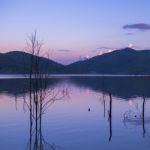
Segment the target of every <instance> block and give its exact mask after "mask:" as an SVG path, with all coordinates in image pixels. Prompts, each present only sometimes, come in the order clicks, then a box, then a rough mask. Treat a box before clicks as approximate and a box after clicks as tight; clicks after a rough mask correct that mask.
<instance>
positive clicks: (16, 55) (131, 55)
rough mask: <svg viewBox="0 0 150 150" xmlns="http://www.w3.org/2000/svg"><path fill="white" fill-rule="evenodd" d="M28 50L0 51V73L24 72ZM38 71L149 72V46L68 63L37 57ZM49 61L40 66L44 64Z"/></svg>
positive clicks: (28, 64) (28, 60)
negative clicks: (38, 62) (143, 48)
mask: <svg viewBox="0 0 150 150" xmlns="http://www.w3.org/2000/svg"><path fill="white" fill-rule="evenodd" d="M31 56H32V55H31V54H29V53H27V52H21V51H11V52H7V53H0V73H1V74H3V73H8V74H10V73H12V74H13V73H14V74H15V73H16V74H19V73H28V72H29V69H26V68H29V66H30V58H31ZM34 57H35V58H36V57H37V56H34ZM37 58H38V59H39V60H40V62H41V66H40V69H41V72H42V73H46V70H47V71H48V72H47V73H51V74H134V75H137V74H150V50H134V49H132V48H124V49H119V50H115V51H112V52H109V53H105V54H102V55H98V56H94V57H92V58H89V59H86V60H83V61H77V62H74V63H71V64H69V65H63V64H60V63H57V62H55V61H53V60H51V59H48V58H45V57H41V56H40V57H37ZM47 63H48V64H49V66H48V67H47V68H45V69H44V67H43V66H44V65H46V64H47Z"/></svg>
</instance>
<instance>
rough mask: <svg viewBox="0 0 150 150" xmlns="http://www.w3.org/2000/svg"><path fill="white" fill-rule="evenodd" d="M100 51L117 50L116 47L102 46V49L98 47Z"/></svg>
mask: <svg viewBox="0 0 150 150" xmlns="http://www.w3.org/2000/svg"><path fill="white" fill-rule="evenodd" d="M97 49H98V50H108V49H116V48H114V47H107V46H102V47H98V48H97Z"/></svg>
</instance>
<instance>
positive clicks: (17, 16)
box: [0, 0, 150, 64]
mask: <svg viewBox="0 0 150 150" xmlns="http://www.w3.org/2000/svg"><path fill="white" fill-rule="evenodd" d="M149 7H150V0H124V1H123V0H0V18H1V23H0V34H1V36H0V51H1V52H7V51H12V50H24V49H25V47H26V39H27V36H28V35H29V34H31V33H32V32H33V31H35V30H36V31H37V34H38V37H39V39H42V40H43V41H44V46H43V49H42V51H43V53H45V52H46V51H47V50H48V51H49V52H50V54H51V55H52V59H54V60H56V61H58V62H61V63H64V64H68V63H71V62H73V61H75V60H79V58H80V56H81V57H85V56H87V57H92V56H94V55H98V54H101V52H103V51H109V50H112V49H117V48H118V49H119V48H123V47H126V46H128V44H130V43H132V44H133V46H135V49H146V48H150V8H149ZM130 45H131V44H130Z"/></svg>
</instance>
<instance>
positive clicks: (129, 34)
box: [125, 33, 134, 36]
mask: <svg viewBox="0 0 150 150" xmlns="http://www.w3.org/2000/svg"><path fill="white" fill-rule="evenodd" d="M125 35H128V36H131V35H134V33H126V34H125Z"/></svg>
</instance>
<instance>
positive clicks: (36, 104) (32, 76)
mask: <svg viewBox="0 0 150 150" xmlns="http://www.w3.org/2000/svg"><path fill="white" fill-rule="evenodd" d="M28 38H29V39H28V41H27V46H28V51H29V52H30V54H31V57H30V67H29V68H30V69H29V76H28V78H29V100H28V99H27V100H26V101H25V103H26V106H27V107H28V109H29V115H30V116H29V118H30V131H29V142H28V144H27V147H26V149H29V150H47V149H52V150H56V149H60V147H59V146H56V145H55V144H49V143H48V142H46V141H45V139H44V137H43V135H42V116H43V114H44V112H45V111H46V109H47V108H48V107H49V106H50V105H51V104H52V103H54V102H55V101H56V100H61V99H63V98H64V97H65V96H67V93H68V92H67V90H66V89H64V88H63V89H59V90H56V89H55V88H54V87H51V88H47V87H48V85H47V83H48V80H49V75H48V72H49V70H48V68H49V65H50V64H49V61H47V62H46V63H42V62H41V59H40V52H41V48H42V45H43V42H42V41H39V40H38V39H37V34H36V32H34V33H33V34H31V36H29V37H28Z"/></svg>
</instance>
